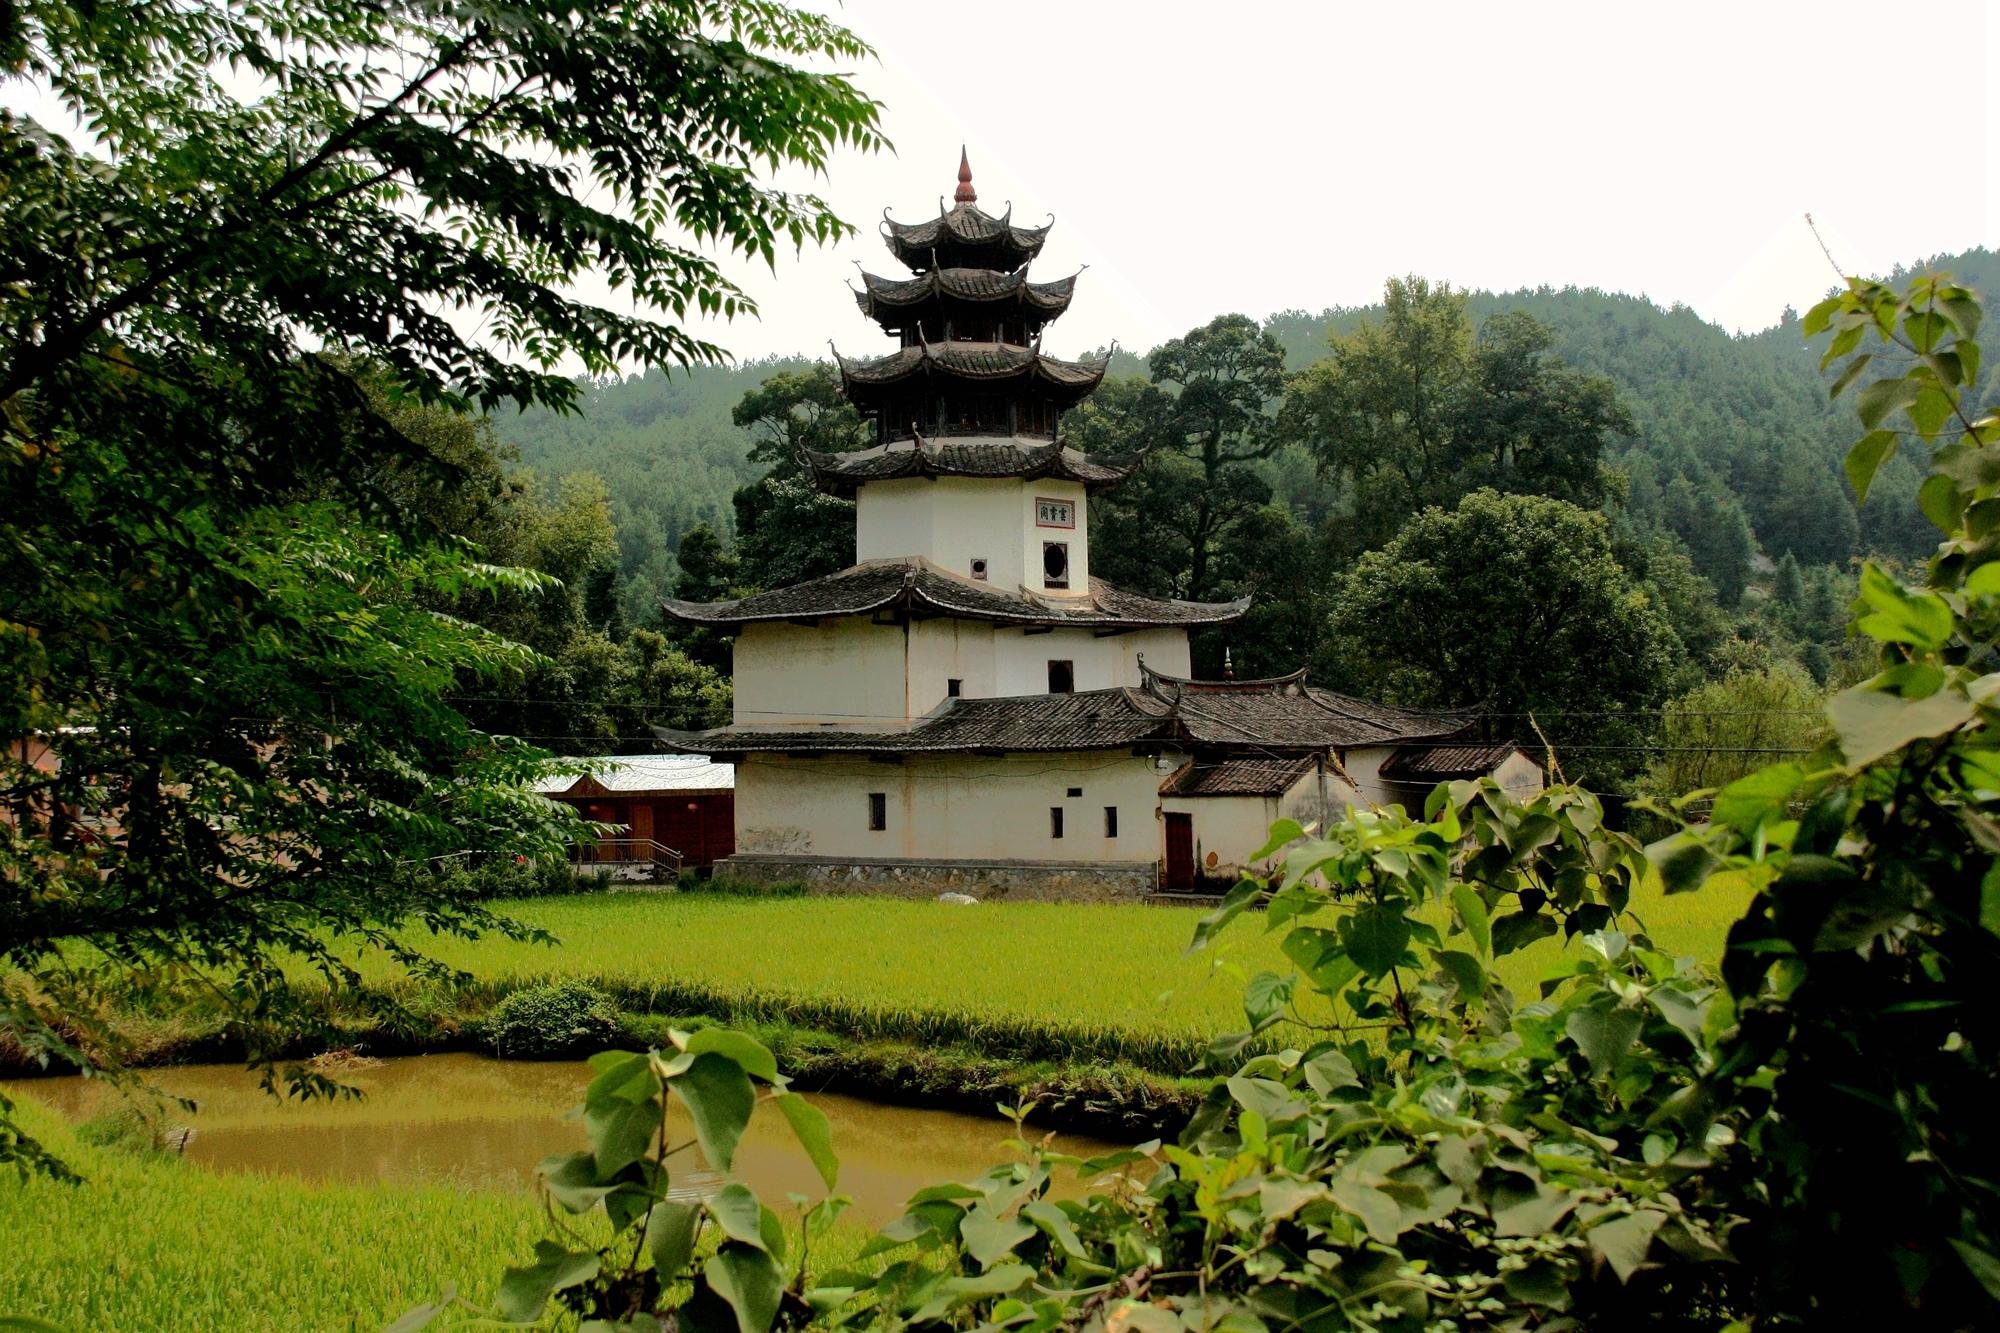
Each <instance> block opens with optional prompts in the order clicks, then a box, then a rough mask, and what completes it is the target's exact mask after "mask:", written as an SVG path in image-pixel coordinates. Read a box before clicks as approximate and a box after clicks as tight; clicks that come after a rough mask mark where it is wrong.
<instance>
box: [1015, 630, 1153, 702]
mask: <svg viewBox="0 0 2000 1333" xmlns="http://www.w3.org/2000/svg"><path fill="white" fill-rule="evenodd" d="M1142 653H1143V654H1145V657H1146V665H1147V666H1149V667H1151V668H1152V669H1153V670H1155V671H1163V672H1165V673H1166V674H1168V675H1170V676H1185V675H1187V674H1188V662H1189V658H1188V635H1187V631H1186V630H1184V629H1146V630H1134V631H1132V632H1131V633H1129V634H1107V635H1102V636H1099V635H1098V634H1096V633H1095V632H1093V631H1091V630H1087V629H1055V630H1050V631H1048V632H1047V633H1044V634H1030V633H1027V632H1026V631H1024V630H1019V629H1013V628H1005V627H1002V628H996V629H995V630H994V633H993V693H994V694H996V695H1012V694H1046V693H1048V689H1049V661H1050V659H1051V658H1058V659H1061V660H1064V661H1067V662H1070V663H1071V664H1072V666H1073V669H1074V671H1075V673H1076V688H1077V689H1079V690H1108V689H1110V688H1112V687H1113V686H1115V685H1137V684H1138V683H1139V655H1140V654H1142Z"/></svg>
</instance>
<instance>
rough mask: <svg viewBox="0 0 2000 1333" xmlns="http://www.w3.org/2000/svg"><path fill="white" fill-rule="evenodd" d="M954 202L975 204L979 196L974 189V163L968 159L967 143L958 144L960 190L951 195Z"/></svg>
mask: <svg viewBox="0 0 2000 1333" xmlns="http://www.w3.org/2000/svg"><path fill="white" fill-rule="evenodd" d="M951 201H952V202H953V203H954V204H974V203H978V202H979V196H978V195H977V194H976V193H974V192H973V189H972V163H971V162H970V161H968V160H967V159H966V156H965V145H964V144H960V145H959V146H958V192H957V193H956V194H954V195H952V197H951Z"/></svg>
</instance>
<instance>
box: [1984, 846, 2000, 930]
mask: <svg viewBox="0 0 2000 1333" xmlns="http://www.w3.org/2000/svg"><path fill="white" fill-rule="evenodd" d="M1979 924H1980V925H1982V926H1984V927H1986V929H1987V930H1989V931H1991V932H1992V933H1993V934H1995V935H2000V862H1996V863H1994V864H1993V865H1992V866H1990V867H1989V868H1988V869H1987V871H1986V874H1985V876H1984V877H1983V878H1981V880H1980V881H1979Z"/></svg>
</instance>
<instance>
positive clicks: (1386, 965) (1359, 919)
mask: <svg viewBox="0 0 2000 1333" xmlns="http://www.w3.org/2000/svg"><path fill="white" fill-rule="evenodd" d="M1340 937H1341V943H1342V944H1343V945H1344V946H1345V947H1346V949H1347V956H1348V957H1349V958H1352V959H1353V960H1354V962H1355V963H1356V965H1358V966H1359V967H1360V968H1361V971H1362V974H1363V975H1364V976H1370V977H1379V976H1381V975H1382V974H1383V973H1385V972H1387V971H1388V970H1389V969H1390V968H1392V967H1395V966H1396V965H1397V964H1399V963H1401V962H1402V961H1403V952H1404V950H1406V949H1407V948H1409V945H1410V921H1409V918H1408V917H1406V916H1404V915H1403V913H1402V912H1401V911H1400V910H1399V909H1397V908H1395V907H1391V906H1386V905H1383V904H1379V903H1377V904H1371V905H1369V906H1367V907H1364V908H1362V909H1361V910H1360V911H1358V912H1355V913H1353V914H1351V915H1350V916H1348V917H1346V918H1344V919H1343V920H1342V921H1341V923H1340Z"/></svg>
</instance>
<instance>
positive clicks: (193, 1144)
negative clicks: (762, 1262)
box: [7, 1055, 1123, 1224]
mask: <svg viewBox="0 0 2000 1333" xmlns="http://www.w3.org/2000/svg"><path fill="white" fill-rule="evenodd" d="M146 1073H147V1077H148V1078H149V1079H150V1081H151V1082H152V1083H153V1084H154V1085H155V1086H157V1087H158V1088H159V1089H160V1090H161V1091H163V1092H165V1093H168V1094H170V1095H172V1096H176V1097H185V1098H189V1099H191V1100H192V1101H194V1102H195V1104H196V1110H195V1111H194V1112H192V1113H189V1112H186V1111H183V1110H181V1109H179V1108H178V1107H172V1106H169V1107H168V1108H167V1110H166V1117H167V1123H169V1124H171V1125H175V1126H181V1125H186V1126H190V1127H192V1130H193V1132H192V1134H190V1135H189V1136H188V1137H187V1143H186V1148H185V1151H186V1154H187V1156H188V1157H189V1158H190V1159H191V1160H193V1161H195V1162H198V1163H200V1164H201V1165H203V1166H205V1167H208V1168H210V1169H213V1170H217V1171H258V1172H266V1173H272V1174H280V1175H288V1176H297V1177H301V1178H304V1179H308V1180H340V1181H430V1182H440V1181H442V1182H448V1183H452V1184H457V1185H460V1186H464V1187H467V1188H489V1189H491V1188H500V1189H521V1190H527V1189H530V1188H532V1184H533V1179H534V1168H535V1164H536V1163H537V1162H539V1161H540V1160H541V1159H542V1158H543V1157H545V1156H547V1155H548V1154H550V1153H555V1152H566V1151H570V1150H573V1149H576V1148H580V1147H583V1146H584V1142H583V1130H582V1127H581V1125H579V1124H578V1123H576V1122H575V1121H572V1120H569V1119H566V1118H565V1117H566V1115H567V1113H568V1112H569V1111H570V1110H571V1108H573V1107H575V1106H576V1105H577V1104H578V1103H579V1102H581V1101H582V1100H583V1090H584V1087H585V1086H586V1085H587V1084H588V1083H589V1081H590V1070H589V1068H588V1067H587V1066H586V1065H583V1064H581V1063H576V1064H570V1063H532V1062H524V1061H502V1060H492V1059H488V1058H486V1057H484V1056H478V1055H424V1056H408V1057H403V1058H398V1059H393V1060H386V1061H383V1062H382V1063H380V1064H379V1065H374V1066H371V1067H367V1068H358V1069H353V1070H349V1071H344V1072H342V1073H340V1074H339V1075H338V1077H339V1079H340V1081H341V1082H343V1083H346V1084H349V1085H351V1086H353V1087H356V1088H359V1089H361V1091H362V1092H363V1093H364V1094H365V1095H364V1096H363V1097H361V1098H360V1099H358V1100H357V1099H353V1098H346V1099H341V1100H338V1101H331V1102H329V1101H318V1100H315V1101H310V1102H297V1101H289V1100H280V1099H279V1098H276V1097H273V1096H270V1095H269V1094H267V1093H265V1092H263V1091H262V1090H260V1089H259V1088H258V1086H257V1078H256V1076H255V1075H254V1074H252V1073H250V1072H249V1071H247V1070H245V1069H243V1068H242V1067H241V1066H237V1065H191V1066H184V1067H179V1068H171V1069H156V1070H149V1071H146ZM7 1086H8V1087H9V1089H10V1091H19V1092H23V1093H26V1094H28V1095H29V1096H32V1097H36V1098H38V1099H40V1100H41V1101H43V1102H46V1103H48V1104H49V1105H51V1106H53V1107H54V1108H56V1109H57V1110H58V1111H60V1112H62V1113H63V1114H64V1115H66V1116H69V1117H70V1118H72V1119H78V1120H81V1119H85V1118H88V1117H90V1116H94V1115H97V1114H100V1113H102V1112H104V1111H107V1110H111V1109H115V1108H116V1107H117V1106H118V1105H120V1104H121V1103H122V1102H123V1098H122V1097H121V1095H120V1094H119V1093H117V1092H116V1091H113V1090H111V1089H108V1088H106V1087H105V1086H104V1085H103V1084H102V1083H98V1082H95V1081H87V1080H84V1079H80V1078H44V1079H28V1080H21V1081H18V1082H13V1083H10V1084H8V1085H7ZM799 1091H802V1092H806V1094H807V1096H808V1097H810V1099H811V1100H812V1102H813V1104H814V1105H816V1106H818V1107H819V1108H820V1110H822V1111H824V1112H825V1113H826V1115H827V1118H828V1119H829V1120H830V1121H831V1122H832V1125H833V1146H834V1150H835V1152H837V1153H838V1154H839V1155H840V1190H841V1192H842V1193H844V1194H847V1195H849V1196H851V1197H852V1198H853V1199H854V1202H855V1207H854V1214H855V1215H857V1216H858V1217H859V1219H860V1220H862V1221H865V1222H869V1223H873V1224H880V1223H883V1222H887V1221H889V1220H890V1219H892V1218H894V1217H896V1216H897V1215H898V1214H899V1213H901V1212H902V1205H903V1202H904V1200H906V1199H907V1198H908V1197H909V1196H910V1195H911V1194H912V1193H914V1192H915V1191H916V1190H918V1189H920V1188H922V1187H923V1186H925V1185H933V1184H937V1183H939V1182H941V1181H948V1180H963V1179H966V1178H968V1177H970V1176H974V1175H977V1174H978V1173H979V1172H981V1171H983V1170H985V1169H986V1168H987V1167H989V1166H992V1165H993V1164H994V1163H996V1162H1002V1161H1006V1160H1009V1158H1010V1157H1012V1156H1013V1155H1014V1154H1012V1153H1010V1151H1009V1150H1008V1149H1007V1148H1006V1146H1005V1144H1006V1141H1007V1140H1008V1139H1010V1138H1011V1137H1013V1132H1014V1131H1013V1126H1012V1125H1010V1124H1009V1123H1008V1122H1007V1121H1005V1120H1002V1119H999V1118H998V1117H986V1116H975V1115H965V1114H961V1113H958V1112H953V1111H926V1110H913V1109H910V1108H907V1107H900V1106H884V1105H881V1104H879V1103H876V1102H868V1101H862V1100H859V1099H857V1098H853V1097H841V1096H836V1095H833V1094H829V1093H812V1092H809V1091H807V1090H805V1089H799ZM670 1133H672V1134H673V1135H674V1136H675V1137H689V1138H691V1137H692V1136H693V1129H692V1126H691V1125H690V1124H689V1122H688V1120H687V1113H686V1111H685V1110H684V1109H682V1108H680V1107H679V1106H678V1105H673V1106H672V1107H671V1112H670ZM1030 1134H1031V1136H1032V1137H1035V1138H1037V1139H1039V1138H1041V1135H1040V1133H1039V1132H1037V1131H1034V1130H1032V1129H1031V1130H1030ZM1050 1146H1051V1147H1052V1148H1054V1149H1056V1150H1057V1151H1060V1152H1066V1153H1074V1154H1076V1155H1077V1156H1080V1157H1090V1156H1096V1155H1098V1154H1101V1153H1107V1152H1111V1151H1114V1150H1115V1149H1116V1148H1118V1147H1121V1146H1123V1145H1119V1144H1112V1143H1106V1142H1103V1141H1101V1140H1097V1139H1091V1138H1085V1137H1081V1136H1078V1135H1072V1134H1058V1135H1055V1136H1054V1137H1053V1139H1052V1140H1051V1142H1050ZM698 1152H699V1150H698V1149H695V1150H690V1152H689V1153H688V1154H686V1155H684V1156H683V1157H682V1158H680V1159H677V1160H680V1161H687V1159H688V1158H690V1157H694V1156H696V1155H697V1154H698ZM735 1174H736V1176H737V1178H738V1179H740V1180H742V1181H743V1182H744V1183H745V1184H747V1185H749V1186H750V1187H751V1188H752V1189H754V1190H755V1191H757V1193H758V1194H759V1195H760V1196H761V1197H762V1198H764V1199H765V1200H766V1201H768V1202H771V1203H774V1204H777V1205H779V1206H780V1207H782V1204H783V1200H784V1198H785V1195H786V1194H787V1193H788V1192H796V1193H799V1194H806V1195H810V1196H812V1197H814V1198H817V1197H819V1196H820V1195H821V1194H822V1193H824V1189H823V1187H822V1185H821V1183H820V1180H819V1177H818V1175H817V1174H816V1173H815V1172H814V1170H813V1168H812V1165H811V1163H810V1162H808V1161H807V1160H806V1157H805V1154H804V1153H803V1152H802V1151H801V1150H800V1148H799V1146H798V1144H797V1142H796V1141H795V1140H794V1139H793V1138H792V1135H791V1131H790V1129H789V1128H788V1127H787V1126H786V1124H785V1120H784V1117H783V1116H781V1115H779V1114H778V1113H777V1112H776V1111H775V1110H774V1109H770V1108H765V1107H760V1108H759V1109H758V1111H757V1113H756V1115H755V1116H753V1117H752V1119H751V1122H750V1128H749V1132H748V1133H746V1134H745V1135H744V1137H743V1143H742V1146H741V1147H739V1148H738V1149H737V1153H736V1173H735ZM721 1183H722V1177H721V1176H720V1175H719V1174H718V1173H716V1172H715V1171H714V1170H712V1169H710V1167H709V1166H708V1164H707V1163H705V1162H700V1161H695V1162H693V1163H691V1164H690V1165H683V1166H681V1167H680V1168H679V1169H678V1170H676V1171H675V1172H674V1191H673V1192H674V1193H675V1194H676V1195H685V1196H689V1197H693V1196H700V1195H706V1194H708V1193H710V1192H712V1191H714V1190H715V1189H717V1188H719V1187H720V1185H721ZM1079 1189H1080V1187H1079V1186H1077V1185H1076V1183H1075V1181H1074V1173H1073V1172H1069V1171H1063V1172H1059V1173H1058V1183H1057V1192H1058V1193H1059V1194H1074V1193H1076V1192H1079Z"/></svg>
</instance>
